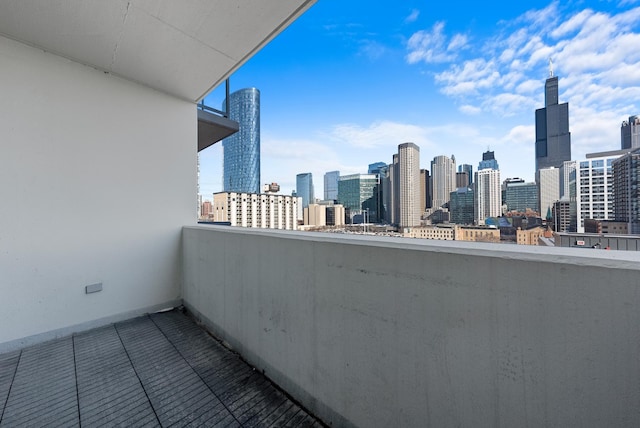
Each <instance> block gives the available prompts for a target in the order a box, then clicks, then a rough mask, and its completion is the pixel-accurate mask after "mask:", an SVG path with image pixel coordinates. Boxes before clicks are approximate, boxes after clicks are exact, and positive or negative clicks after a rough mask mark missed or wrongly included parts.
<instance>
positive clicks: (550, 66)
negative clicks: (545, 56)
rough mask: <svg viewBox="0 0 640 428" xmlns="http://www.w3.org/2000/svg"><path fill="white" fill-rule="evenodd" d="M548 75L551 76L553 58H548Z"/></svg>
mask: <svg viewBox="0 0 640 428" xmlns="http://www.w3.org/2000/svg"><path fill="white" fill-rule="evenodd" d="M549 77H553V59H551V57H550V58H549Z"/></svg>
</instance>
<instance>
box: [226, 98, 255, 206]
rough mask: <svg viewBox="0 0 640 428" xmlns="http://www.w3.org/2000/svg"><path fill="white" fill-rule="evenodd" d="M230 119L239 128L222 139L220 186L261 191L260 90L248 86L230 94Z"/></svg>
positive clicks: (230, 189)
mask: <svg viewBox="0 0 640 428" xmlns="http://www.w3.org/2000/svg"><path fill="white" fill-rule="evenodd" d="M225 103H226V100H225V102H224V103H223V105H224V104H225ZM229 118H230V119H231V120H235V121H236V122H238V123H239V124H240V129H239V130H238V132H236V133H235V134H233V135H231V136H229V137H227V138H225V139H224V140H222V148H223V152H224V155H223V158H224V164H223V189H224V191H225V192H239V193H260V91H259V90H257V89H256V88H247V89H241V90H239V91H236V92H233V93H232V94H231V95H229Z"/></svg>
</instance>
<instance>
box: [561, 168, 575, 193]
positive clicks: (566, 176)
mask: <svg viewBox="0 0 640 428" xmlns="http://www.w3.org/2000/svg"><path fill="white" fill-rule="evenodd" d="M575 170H576V161H564V162H562V165H561V166H560V199H562V198H564V197H565V196H566V197H567V198H568V197H569V196H570V195H571V187H570V185H571V173H573V172H574V171H575Z"/></svg>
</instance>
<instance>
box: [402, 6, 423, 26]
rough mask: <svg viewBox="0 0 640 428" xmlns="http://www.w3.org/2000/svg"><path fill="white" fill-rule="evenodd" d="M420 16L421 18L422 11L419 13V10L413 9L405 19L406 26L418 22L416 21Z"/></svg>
mask: <svg viewBox="0 0 640 428" xmlns="http://www.w3.org/2000/svg"><path fill="white" fill-rule="evenodd" d="M419 16H420V11H419V10H418V9H413V10H412V11H411V13H410V14H409V16H407V17H406V18H405V19H404V22H405V23H406V24H410V23H412V22H416V21H417V20H418V17H419Z"/></svg>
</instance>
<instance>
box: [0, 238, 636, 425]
mask: <svg viewBox="0 0 640 428" xmlns="http://www.w3.org/2000/svg"><path fill="white" fill-rule="evenodd" d="M512 250H513V248H512V247H509V246H504V247H503V246H499V245H492V244H482V243H459V242H455V241H451V242H443V241H418V240H407V239H401V238H379V237H370V236H349V237H344V236H333V235H324V234H318V233H304V232H292V231H267V230H252V229H243V228H232V227H224V226H186V227H184V228H183V233H182V249H181V253H182V262H181V266H178V267H177V269H178V270H180V271H182V276H183V286H182V290H181V293H180V296H179V297H180V301H179V302H181V303H183V304H184V306H185V307H186V308H187V310H188V311H189V313H190V314H191V315H192V316H193V317H195V318H196V319H197V320H199V321H200V322H201V323H202V324H204V325H205V326H207V328H208V329H209V330H210V331H211V332H213V334H214V335H215V336H216V337H217V338H218V339H219V340H221V341H222V343H225V344H226V345H227V346H229V347H230V348H231V349H233V350H234V351H235V352H237V353H238V354H239V355H240V356H242V358H244V359H246V360H247V361H248V362H249V363H250V364H251V365H253V366H254V367H255V368H256V371H257V372H258V373H260V376H262V375H261V373H264V374H265V375H266V376H267V377H268V378H269V379H271V380H273V381H274V382H275V383H276V384H277V385H278V386H279V387H281V388H282V389H283V390H284V391H286V392H287V393H288V394H290V395H291V396H292V397H294V398H295V399H296V400H298V401H299V402H300V403H301V405H302V406H303V407H304V408H307V409H309V411H310V412H311V413H312V414H315V415H317V416H318V417H320V419H322V420H323V421H324V422H325V423H327V424H329V425H331V426H367V427H376V426H380V427H384V426H498V425H501V426H522V425H528V426H549V425H551V426H581V427H585V426H594V427H595V426H637V425H638V423H640V412H638V410H637V409H638V407H637V402H638V399H639V398H640V388H638V384H637V381H636V380H637V379H638V378H639V376H640V361H639V360H638V358H637V355H638V352H639V351H640V349H639V348H640V339H639V338H638V335H637V326H638V325H640V311H639V309H640V293H639V288H640V275H638V274H639V272H638V270H640V267H639V265H638V263H637V262H638V260H637V256H636V255H635V253H629V252H611V251H607V252H605V251H595V250H594V251H591V252H588V254H587V252H576V251H574V250H572V249H563V248H536V247H531V248H523V247H518V248H517V250H518V251H517V252H514V251H512ZM614 253H615V257H612V254H614ZM79 324H80V322H79ZM75 330H76V333H75V334H74V335H73V336H72V337H68V336H67V337H66V338H62V339H57V340H55V341H53V342H45V343H44V344H36V345H33V346H31V347H28V348H25V349H24V350H23V351H22V356H21V357H20V358H21V362H20V364H23V361H22V359H24V360H25V361H24V364H25V365H26V366H33V363H32V362H33V361H38V359H40V361H41V362H42V361H45V362H46V364H49V365H51V366H52V367H53V368H55V369H57V370H60V371H61V372H60V373H61V377H60V379H66V380H67V381H68V380H69V377H68V376H70V375H71V372H73V370H74V369H73V357H72V358H71V360H69V359H68V358H69V355H75V364H76V367H75V372H76V376H77V396H78V397H79V401H78V402H79V403H81V404H79V408H80V409H82V408H83V407H82V405H83V404H82V403H83V400H84V402H85V403H86V405H87V409H89V410H90V411H92V412H93V413H87V416H86V417H87V418H88V419H87V421H96V420H98V421H100V419H99V417H98V419H95V418H96V417H97V416H95V415H103V416H104V417H105V418H107V419H105V420H103V422H104V421H108V420H110V419H108V418H109V417H113V418H117V417H118V414H116V415H111V414H110V411H112V408H111V405H110V404H108V403H110V402H112V401H113V400H115V399H114V398H110V397H109V395H108V394H107V393H106V392H105V393H104V394H103V393H102V392H97V391H98V390H99V389H100V388H96V384H97V382H98V381H100V379H103V380H104V379H107V380H109V381H110V382H111V383H109V384H108V385H116V384H120V385H122V388H124V389H125V391H126V392H127V394H131V397H132V398H131V400H132V401H131V406H133V407H135V408H136V409H138V411H136V412H133V413H132V414H135V415H136V417H140V418H141V419H140V421H141V423H142V421H147V419H145V418H147V417H148V418H150V419H149V421H151V422H153V421H155V422H153V424H156V425H157V424H158V422H157V420H154V419H153V417H152V413H153V412H151V413H150V409H153V410H154V411H155V414H156V415H157V417H158V420H159V421H160V422H161V425H163V426H168V425H170V423H174V422H178V421H179V422H180V423H183V422H186V421H191V419H192V418H198V417H202V418H205V419H202V420H206V417H207V416H206V415H209V416H211V414H213V415H217V416H218V417H220V418H221V419H224V417H227V418H228V419H227V420H228V421H233V422H234V423H235V422H237V423H239V424H240V425H242V426H244V424H245V422H247V421H253V422H257V421H259V420H261V419H252V417H254V416H255V415H256V414H258V415H262V416H255V417H257V418H261V417H265V413H268V414H271V413H270V412H267V411H265V412H263V413H261V411H262V410H263V409H262V408H261V407H260V406H257V407H256V409H255V410H254V412H253V413H251V412H249V413H243V412H247V409H251V408H252V406H254V405H255V404H256V403H255V402H254V401H257V402H258V403H262V402H263V401H264V400H273V399H274V395H278V394H280V393H279V392H278V391H279V390H278V389H277V388H275V387H273V386H271V385H270V384H268V383H266V381H265V380H263V378H262V377H259V378H258V377H255V378H254V377H253V376H254V375H253V372H252V371H251V370H250V369H248V368H242V369H241V370H240V377H239V379H240V380H238V378H236V379H235V380H233V381H231V382H232V384H235V385H236V388H235V389H234V388H231V390H232V391H234V393H235V394H236V395H233V394H231V395H229V394H227V395H225V391H228V390H229V388H228V387H225V386H224V382H221V380H220V379H217V378H215V376H216V368H219V367H220V364H221V363H220V362H216V361H223V362H224V361H234V363H233V364H236V365H239V363H238V362H237V357H236V356H235V355H233V354H227V356H222V357H211V356H209V354H208V353H210V352H213V351H216V352H218V350H219V349H220V348H222V347H221V346H220V345H219V344H218V342H215V341H212V340H211V339H210V338H209V337H208V336H206V335H205V334H204V333H203V332H202V330H200V329H199V328H198V327H196V326H195V325H194V324H193V323H192V322H191V321H189V320H188V319H187V318H185V317H184V316H183V315H181V314H179V313H177V312H176V311H172V312H167V313H160V314H152V315H147V316H144V317H142V318H135V319H133V320H125V321H121V322H118V323H115V324H113V323H110V324H107V326H105V327H102V328H98V329H93V330H89V331H88V332H82V330H83V328H82V326H81V325H79V326H78V327H77V328H76V329H75ZM41 339H42V338H41ZM25 340H27V339H25ZM207 341H208V342H207ZM202 342H207V343H209V344H208V345H207V346H208V348H207V347H205V349H204V350H203V349H201V348H198V347H197V345H198V346H199V344H200V343H202ZM110 343H114V344H115V348H106V347H107V346H110V345H109V344H110ZM14 344H15V342H14ZM0 345H1V344H0ZM6 346H7V344H5V348H6ZM49 348H61V349H63V350H64V352H66V353H67V362H66V363H62V362H58V360H53V359H51V360H50V359H47V357H46V356H47V355H50V354H49V352H50V351H47V349H49ZM103 349H110V350H109V351H105V350H103ZM114 349H115V350H114ZM74 352H75V354H74ZM225 352H228V351H225ZM39 353H40V354H39ZM18 355H19V352H17V351H13V352H9V353H4V354H2V355H1V356H0V367H2V369H1V370H0V379H2V381H0V399H2V398H4V400H5V401H4V403H5V411H4V415H5V416H4V417H3V419H2V421H0V425H2V426H5V425H6V426H12V423H11V421H12V419H11V417H12V413H11V410H12V409H16V408H18V409H20V407H16V406H17V405H15V404H14V402H15V401H16V400H18V401H19V399H20V397H24V396H25V394H26V393H27V392H24V391H22V390H21V389H20V388H23V389H24V390H25V391H27V390H28V389H29V384H30V383H31V382H33V380H32V381H30V380H28V379H29V377H28V376H29V375H28V374H25V375H24V376H25V377H21V375H20V374H19V373H20V370H19V369H18V372H17V373H18V374H16V375H15V381H14V382H13V383H14V387H13V388H11V391H10V392H8V387H7V386H6V382H7V379H9V378H12V376H11V371H12V370H15V368H13V367H15V366H16V365H17V356H18ZM39 355H40V356H39ZM176 360H177V361H179V364H178V366H177V367H172V368H167V369H166V370H165V365H166V364H167V362H168V361H176ZM30 361H32V362H30ZM64 364H67V365H66V366H65V365H64ZM70 364H71V365H70ZM44 367H48V366H47V365H45V366H44ZM243 367H244V366H243ZM41 370H42V368H41ZM65 371H66V373H67V375H68V376H67V377H65V376H64V373H65ZM7 373H9V374H7ZM43 373H53V370H50V369H49V368H46V369H45V370H44V371H41V372H34V373H33V374H31V376H35V378H40V377H41V376H42V375H43ZM98 373H102V377H100V376H98V380H94V379H92V378H91V377H90V376H92V375H97V374H98ZM218 373H219V372H218ZM222 373H225V370H224V369H222ZM247 373H249V376H247ZM187 374H188V376H191V377H192V378H193V379H194V380H195V383H196V384H197V385H195V386H193V385H192V386H188V387H187V386H180V385H182V384H178V386H171V387H168V386H167V384H166V383H167V382H168V381H167V380H166V379H165V378H164V377H166V378H168V379H179V380H180V382H187V381H186V380H185V379H186V378H187V377H188V376H187ZM161 375H162V376H161ZM135 376H137V379H139V381H138V380H136V377H135ZM208 376H209V377H208ZM243 376H244V377H243ZM256 376H257V375H256ZM115 379H118V380H117V381H115ZM159 379H162V380H159ZM209 379H213V380H211V382H210V383H208V381H209ZM83 382H85V383H83ZM201 382H204V384H205V385H207V386H209V388H208V389H207V388H206V387H205V386H204V385H200V384H201ZM243 382H244V384H246V385H247V389H243V388H242V387H238V385H243ZM254 384H260V385H262V384H265V385H267V386H266V388H268V390H267V391H262V390H260V389H259V388H258V392H256V389H255V388H254V386H255V385H254ZM15 385H19V386H15ZM108 385H107V386H108ZM129 385H133V386H129ZM198 385H199V386H198ZM210 385H218V387H219V388H221V391H222V392H220V391H218V390H215V389H214V388H213V387H210ZM220 385H222V386H220ZM3 386H4V389H3ZM52 388H53V387H51V386H49V389H47V387H46V385H45V387H43V388H42V389H41V391H39V393H41V394H45V395H47V396H48V397H49V398H48V399H47V398H41V400H42V401H41V402H40V401H39V402H40V403H49V402H50V401H51V397H56V400H54V401H53V404H47V405H46V406H43V407H44V408H45V409H49V410H50V411H58V410H57V408H56V406H60V407H62V410H67V411H69V410H68V409H69V407H65V406H67V405H65V404H63V398H60V399H58V396H63V395H64V394H63V392H64V391H67V390H69V391H71V390H73V389H74V385H73V384H69V385H66V389H63V390H60V391H57V390H56V389H52ZM163 388H164V389H163ZM167 388H169V389H167ZM174 388H175V389H176V390H178V391H181V390H182V389H183V388H187V391H191V392H188V393H187V394H186V395H187V398H185V397H183V396H181V394H180V393H169V391H173V390H174ZM198 388H201V389H203V391H204V392H202V391H201V392H202V393H203V394H210V395H212V396H213V397H214V398H212V401H211V402H206V403H207V404H206V405H201V406H200V407H198V405H196V404H194V402H193V400H191V399H190V398H189V397H190V396H189V394H191V393H193V394H195V393H196V392H194V391H198V390H199V389H198ZM106 389H109V388H106ZM3 391H4V394H5V395H4V396H2V394H1V393H2V392H3ZM86 391H88V393H87V394H88V395H84V394H85V392H86ZM92 391H93V393H94V394H97V395H95V396H93V397H91V395H90V394H91V392H92ZM207 391H209V392H207ZM72 392H73V391H72ZM144 393H146V395H147V397H148V399H147V400H145V399H142V398H141V397H142V395H141V394H144ZM7 394H8V398H7ZM153 394H157V396H154V395H153ZM163 394H165V395H163ZM166 394H169V395H176V397H175V400H177V403H178V404H175V403H173V404H171V405H169V406H168V410H166V411H164V410H162V407H160V406H159V405H158V407H156V403H159V402H160V401H161V400H162V397H166ZM256 394H258V395H256ZM14 395H15V396H16V397H18V398H14ZM68 395H70V397H67V398H68V399H69V400H70V402H71V403H72V404H73V403H74V402H75V401H74V400H76V394H75V393H74V394H71V393H69V394H68ZM247 395H248V396H249V398H247V397H246V396H247ZM254 395H255V399H254V401H252V397H254ZM133 397H137V398H133ZM243 397H245V398H244V400H243ZM47 400H49V401H47ZM101 400H102V401H101ZM180 400H182V401H180ZM216 400H217V401H216ZM225 400H226V401H225ZM238 400H240V401H238ZM284 400H285V398H284V396H283V395H278V400H275V401H277V402H278V403H280V404H281V405H282V403H284V402H285V401H284ZM1 401H2V400H0V402H1ZM219 402H222V403H224V406H222V405H221V404H220V403H219ZM56 403H57V404H56ZM97 403H107V404H97ZM136 403H137V404H136ZM149 403H150V407H148V406H149ZM233 403H238V404H236V406H235V407H241V406H242V405H243V404H247V403H250V404H247V405H246V406H244V407H242V409H241V411H240V414H239V415H235V414H234V413H233V410H234V406H233ZM287 403H289V402H288V401H287ZM72 404H69V405H68V406H72ZM136 406H140V407H139V408H138V407H136ZM193 406H195V407H193ZM216 406H217V407H216ZM221 406H222V407H221ZM287 406H288V407H287V408H289V407H290V408H291V409H292V410H291V411H292V412H294V414H295V415H298V418H300V419H301V420H302V421H303V422H304V423H305V424H307V425H313V424H316V425H317V424H319V422H317V421H316V420H314V419H313V418H312V417H311V416H309V415H308V414H307V413H305V412H304V411H302V410H300V409H299V408H298V407H295V406H297V405H296V404H294V403H291V404H287ZM27 407H28V406H27ZM74 409H75V408H74ZM172 409H174V410H175V409H178V410H175V412H174V413H172ZM194 409H195V410H194ZM216 409H217V410H216ZM277 409H278V407H276V409H275V410H271V411H273V412H276V411H277ZM143 410H144V411H143ZM24 411H26V410H23V412H24ZM280 411H281V412H284V410H282V409H281V410H280ZM145 412H146V413H145ZM192 412H193V413H192ZM216 412H222V413H220V414H219V415H218V414H217V413H216ZM274 414H278V413H274ZM77 415H78V411H77V410H73V411H72V412H71V414H69V415H68V416H69V417H70V418H72V419H73V418H75V417H77ZM144 415H147V416H144ZM243 415H244V419H243ZM83 416H84V414H83V412H82V410H81V411H80V420H83V419H82V418H83ZM120 416H121V417H122V415H120ZM143 416H144V418H143ZM164 416H166V418H167V419H166V420H163V419H161V417H164ZM288 416H289V417H292V416H293V415H292V414H289V413H288ZM34 417H35V416H34ZM92 418H93V419H92ZM231 418H233V419H231ZM61 420H62V419H61ZM65 420H66V419H65ZM114 420H116V419H114ZM202 420H201V421H202ZM215 420H216V419H214V418H212V419H211V421H215ZM264 420H267V419H264ZM296 420H297V419H296ZM250 425H251V424H250V423H249V424H247V426H250ZM257 426H263V425H262V424H260V423H257Z"/></svg>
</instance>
